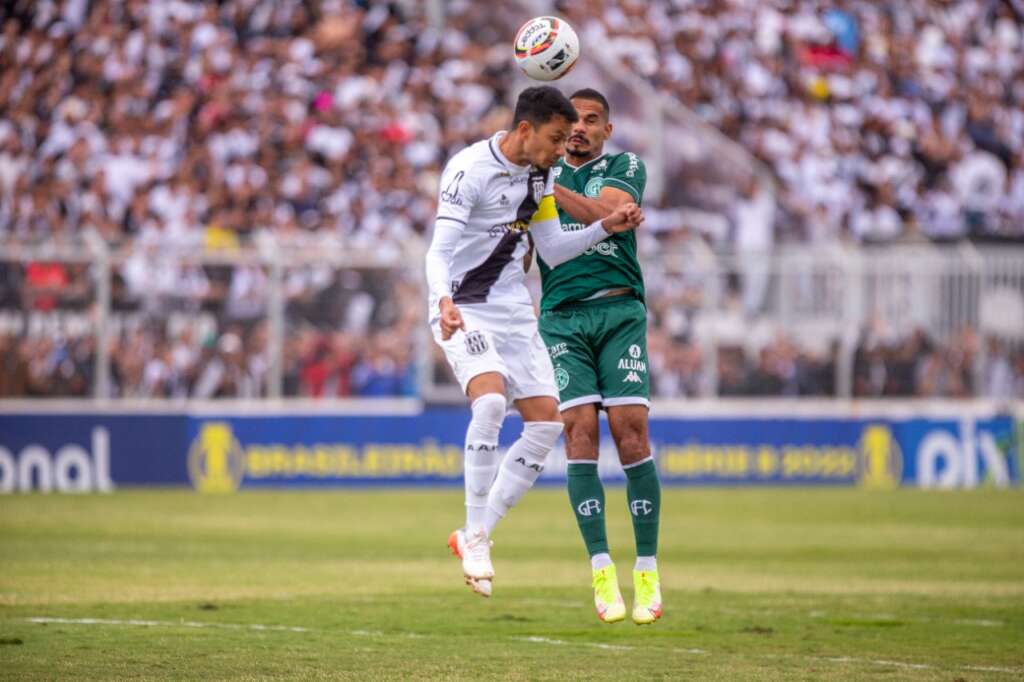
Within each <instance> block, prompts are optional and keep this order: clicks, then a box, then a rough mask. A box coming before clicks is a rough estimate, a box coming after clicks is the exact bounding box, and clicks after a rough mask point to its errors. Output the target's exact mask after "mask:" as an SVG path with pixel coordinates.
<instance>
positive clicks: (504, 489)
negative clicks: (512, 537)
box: [484, 422, 562, 535]
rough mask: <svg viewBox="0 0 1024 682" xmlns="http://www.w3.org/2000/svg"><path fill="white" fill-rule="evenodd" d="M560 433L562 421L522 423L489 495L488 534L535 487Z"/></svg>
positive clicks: (485, 519) (485, 517)
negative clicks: (521, 427) (521, 433)
mask: <svg viewBox="0 0 1024 682" xmlns="http://www.w3.org/2000/svg"><path fill="white" fill-rule="evenodd" d="M560 435H562V423H561V422H526V423H525V424H524V425H523V435H521V436H519V440H517V441H516V442H515V443H513V444H512V447H510V448H509V449H508V454H507V455H505V460H504V461H503V462H502V464H501V468H499V469H498V478H497V479H495V481H494V485H493V486H491V492H490V494H489V495H488V496H487V511H486V512H485V514H484V530H485V531H487V535H490V534H491V533H492V532H493V531H494V527H495V526H496V525H498V521H500V520H501V519H502V518H504V516H505V514H507V513H508V510H509V509H511V508H512V507H514V506H516V503H517V502H519V500H521V499H522V498H523V495H525V494H526V491H527V490H529V489H530V488H532V487H533V484H534V482H536V480H537V477H538V476H540V472H542V471H543V470H544V460H546V459H547V456H548V453H549V452H551V448H553V447H555V443H557V442H558V437H559V436H560Z"/></svg>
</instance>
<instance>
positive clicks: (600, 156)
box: [562, 152, 608, 173]
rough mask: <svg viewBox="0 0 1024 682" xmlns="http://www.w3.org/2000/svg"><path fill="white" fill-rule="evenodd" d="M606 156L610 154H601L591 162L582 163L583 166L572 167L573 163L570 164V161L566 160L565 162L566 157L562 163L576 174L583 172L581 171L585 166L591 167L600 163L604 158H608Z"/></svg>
mask: <svg viewBox="0 0 1024 682" xmlns="http://www.w3.org/2000/svg"><path fill="white" fill-rule="evenodd" d="M606 156H608V152H601V153H600V154H598V155H597V156H595V157H594V158H592V159H591V160H590V161H585V162H583V163H581V164H580V165H578V166H574V165H572V164H571V163H569V162H568V161H566V160H565V157H564V156H563V157H562V163H564V164H565V165H566V166H568V167H569V169H570V170H572V172H573V173H575V172H577V171H579V170H581V169H582V168H583V167H584V166H589V165H590V164H592V163H594V162H595V161H598V160H600V159H603V158H604V157H606Z"/></svg>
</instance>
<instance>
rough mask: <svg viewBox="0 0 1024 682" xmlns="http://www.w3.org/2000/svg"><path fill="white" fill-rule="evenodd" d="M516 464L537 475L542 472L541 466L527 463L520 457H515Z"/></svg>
mask: <svg viewBox="0 0 1024 682" xmlns="http://www.w3.org/2000/svg"><path fill="white" fill-rule="evenodd" d="M516 464H521V465H523V466H524V467H526V468H527V469H532V470H533V471H536V472H537V473H538V474H539V473H540V472H542V471H544V467H543V465H540V464H537V463H536V462H527V461H526V460H525V459H524V458H522V457H516Z"/></svg>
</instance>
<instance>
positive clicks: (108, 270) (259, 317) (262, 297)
mask: <svg viewBox="0 0 1024 682" xmlns="http://www.w3.org/2000/svg"><path fill="white" fill-rule="evenodd" d="M141 248H143V247H141V246H134V247H132V246H128V247H124V248H118V249H112V248H109V247H108V246H107V245H105V244H104V243H103V242H102V241H100V240H91V241H88V242H86V243H85V244H84V245H79V244H65V245H59V244H51V245H37V246H29V245H24V244H0V266H3V267H7V268H13V269H16V270H24V269H25V268H27V267H28V266H29V265H30V264H32V263H64V264H67V265H68V266H69V267H70V266H71V265H74V264H78V265H79V266H86V270H85V272H87V275H88V279H89V283H88V292H89V293H88V297H87V298H88V300H87V301H86V303H85V304H79V305H78V307H77V308H75V309H67V310H62V309H61V307H60V304H59V302H58V303H57V304H56V305H55V306H53V307H51V308H50V309H48V310H35V309H33V308H32V306H31V305H29V304H16V303H14V304H12V301H18V300H27V299H18V298H12V297H11V296H10V295H8V296H7V298H6V300H7V303H6V304H5V305H6V307H3V306H0V337H3V336H5V335H6V336H7V337H8V338H12V337H17V338H18V339H21V340H22V341H25V340H26V339H28V340H29V341H30V342H31V340H32V339H36V338H40V339H42V338H47V337H54V336H58V337H66V336H74V337H78V338H81V337H83V336H84V337H91V338H92V339H93V341H92V343H91V346H92V347H93V349H94V355H93V356H92V358H91V367H92V370H91V372H90V373H89V374H90V375H91V376H90V381H91V390H89V391H88V393H87V395H88V397H91V398H96V399H103V400H106V399H111V398H117V397H123V398H127V397H130V396H128V395H127V394H126V393H125V392H124V391H123V390H120V391H119V390H117V386H116V385H115V384H116V382H115V380H114V377H113V376H112V367H113V366H114V365H115V364H116V363H115V362H114V360H116V358H112V357H111V353H112V352H115V353H116V352H119V351H118V350H117V344H116V343H115V342H116V340H117V338H118V337H119V336H120V337H126V336H130V335H131V332H132V330H134V329H137V328H139V327H140V326H142V325H143V324H144V323H145V322H146V321H149V322H150V323H155V324H156V325H157V326H159V327H160V329H161V332H160V333H161V334H163V335H165V336H168V337H170V336H173V335H175V334H177V333H179V332H181V330H183V329H185V328H186V327H188V326H189V325H192V326H193V327H194V328H195V330H198V331H197V332H196V333H195V334H194V336H200V333H199V332H202V334H201V335H203V336H209V337H210V338H213V339H216V338H217V337H218V336H220V337H223V335H224V334H225V333H228V332H229V331H230V329H231V325H232V324H233V322H232V321H231V319H229V317H228V316H226V314H225V305H224V302H223V301H221V302H220V303H219V304H209V303H208V302H203V301H189V300H188V295H187V294H183V297H184V299H185V303H184V304H182V303H180V302H179V303H178V304H176V305H170V304H167V302H166V301H163V302H158V303H157V304H156V307H155V308H152V309H149V310H143V304H142V303H141V302H140V301H139V300H138V299H135V300H134V301H128V302H127V303H126V302H125V301H123V300H121V298H120V294H119V293H118V291H117V289H118V288H119V286H120V285H118V284H117V282H118V280H119V277H120V274H119V273H121V272H123V270H124V268H125V267H126V264H127V263H128V262H129V260H130V259H131V258H132V257H133V256H138V252H139V249H141ZM647 251H648V252H647V253H645V254H643V255H642V259H643V263H644V271H645V277H646V281H647V288H648V308H649V310H650V316H651V331H650V334H651V336H652V338H654V337H655V336H658V337H659V338H661V339H662V340H663V341H664V342H665V344H667V345H665V347H666V348H667V349H669V350H673V349H678V348H680V347H684V346H685V347H688V348H692V349H693V350H694V352H695V353H699V356H700V366H699V369H698V370H696V371H697V372H698V373H699V376H690V377H683V379H694V381H693V384H694V385H695V386H697V388H695V389H694V390H693V391H692V392H691V393H692V394H690V393H687V394H685V395H681V394H680V395H672V396H667V397H690V398H709V397H715V396H720V395H723V394H727V393H729V390H727V387H725V386H723V385H722V376H721V373H722V371H723V363H725V359H726V358H725V355H723V354H727V355H728V356H729V357H730V358H732V359H733V360H735V359H736V358H743V359H744V361H745V362H746V363H747V366H748V368H749V367H752V366H754V365H756V363H757V359H758V355H759V353H761V352H763V351H764V349H765V348H771V347H773V344H779V343H781V341H780V339H785V343H786V344H788V345H789V346H790V347H792V348H795V349H798V350H799V352H800V353H801V354H807V355H809V356H813V355H816V356H817V357H821V358H826V359H827V363H826V364H827V366H828V367H829V368H830V369H829V371H830V372H832V377H831V388H830V389H828V392H827V393H826V395H831V396H834V397H839V398H850V397H881V396H884V395H887V394H885V393H880V394H878V395H874V394H867V395H866V394H864V392H863V391H862V390H858V388H857V385H856V382H857V373H858V371H860V369H858V366H857V362H858V360H857V358H858V353H861V354H863V352H864V349H865V348H870V347H872V344H875V345H878V344H886V343H889V344H892V343H896V342H897V341H899V340H901V339H906V338H908V337H910V336H912V335H913V334H914V333H916V332H918V331H919V332H921V333H923V334H924V335H926V336H927V337H928V339H930V340H931V342H932V343H934V344H938V345H940V346H942V347H944V348H946V349H947V350H949V352H954V351H955V352H961V351H962V352H970V358H971V367H970V372H971V376H972V378H973V386H974V388H973V389H972V391H971V393H972V394H973V395H976V396H979V395H984V387H983V385H982V380H983V373H984V368H985V367H986V366H987V363H988V362H989V360H990V358H989V357H988V353H989V352H990V343H989V342H996V343H998V345H999V347H1000V348H1002V349H1005V351H1006V352H1007V353H1009V354H1013V353H1019V352H1021V351H1022V350H1024V246H1012V247H1001V248H979V247H975V246H973V245H970V244H964V245H961V246H953V247H941V248H940V247H935V246H931V245H923V246H888V247H884V248H854V247H848V246H838V245H837V246H834V247H830V248H809V247H785V248H779V249H776V250H775V251H774V252H772V253H741V254H721V253H717V254H715V253H712V252H710V251H707V250H706V249H705V251H704V255H703V256H702V257H695V256H694V252H693V251H691V250H687V249H686V248H685V246H680V245H678V244H677V245H676V246H674V247H672V248H659V249H651V248H648V249H647ZM422 253H423V244H422V243H420V242H414V243H410V244H407V245H405V246H404V247H403V248H402V250H400V251H393V252H391V253H386V252H384V251H379V252H368V251H352V250H347V249H344V248H342V247H340V246H338V245H335V247H328V248H325V247H324V245H322V244H320V245H306V246H299V245H294V244H293V245H288V244H282V243H275V242H273V241H266V242H263V243H261V244H260V245H259V246H255V247H248V248H237V249H231V250H219V251H209V250H202V249H194V250H190V251H173V250H164V251H160V252H159V253H158V254H157V256H158V258H159V260H161V261H164V262H166V261H168V260H170V261H173V262H175V263H177V264H178V265H180V266H181V267H183V268H185V267H197V268H218V267H220V268H226V269H227V270H228V271H231V272H232V273H234V272H235V270H236V269H238V268H243V267H247V268H256V269H257V270H258V271H259V272H258V273H257V274H259V273H262V277H264V278H265V282H264V283H263V284H262V286H261V288H260V289H259V291H258V292H257V294H256V295H254V296H253V297H252V303H253V305H254V310H255V312H252V313H251V314H250V317H249V319H248V320H247V321H246V322H245V323H244V324H243V323H238V326H239V328H245V329H248V330H252V329H254V328H258V329H259V330H260V331H259V336H260V337H261V338H263V337H264V336H265V345H262V346H260V350H259V352H260V353H261V354H262V356H264V358H265V364H266V369H265V371H264V372H263V374H262V375H261V377H262V378H261V379H260V381H259V387H258V389H256V392H255V393H253V394H251V395H248V396H244V397H250V398H270V399H279V398H282V397H284V398H289V397H292V396H295V397H310V396H311V395H315V394H314V393H310V392H308V391H305V392H303V391H298V392H296V390H295V389H294V388H291V389H287V390H286V386H285V384H286V383H287V382H286V379H287V377H288V376H290V375H289V374H288V371H289V370H288V369H287V368H286V364H287V363H288V362H289V361H290V360H289V358H290V357H291V355H292V354H293V350H294V348H293V347H294V346H295V343H296V342H295V337H296V335H297V334H298V333H299V332H298V331H297V330H298V328H299V326H302V325H305V326H307V327H309V328H315V329H316V330H317V331H318V332H319V333H322V334H326V335H328V336H330V335H331V334H334V333H347V334H348V338H349V341H348V343H349V344H350V346H349V347H350V348H351V349H352V351H353V352H356V353H371V352H373V351H374V350H375V349H374V348H373V347H372V346H373V345H374V344H375V343H382V342H383V341H387V342H388V343H391V344H393V345H394V346H395V348H397V352H398V353H399V354H407V355H408V356H410V357H412V358H414V359H415V362H414V364H415V368H414V371H415V375H416V384H417V389H416V391H415V395H416V396H418V397H420V398H422V399H424V400H426V401H431V402H448V401H461V400H462V399H463V398H462V396H461V395H460V394H459V391H458V388H457V387H456V386H455V385H454V383H453V381H452V379H451V376H450V372H449V371H448V368H447V366H446V365H445V364H444V360H443V357H442V356H441V355H440V354H439V353H437V352H436V349H435V348H434V344H433V342H432V341H431V340H430V338H429V334H428V330H427V328H426V323H425V319H424V318H425V312H426V305H425V300H426V299H425V295H424V293H423V282H422ZM317 267H322V268H326V269H327V271H326V275H325V277H326V278H327V279H328V280H330V281H331V282H338V281H343V280H345V279H346V278H347V277H349V276H350V275H351V274H352V273H361V276H362V278H361V279H360V280H359V281H358V282H356V283H355V284H354V285H352V286H354V287H355V289H352V288H351V287H350V289H348V290H342V289H337V290H336V289H332V288H331V287H330V286H325V287H324V288H322V290H321V291H320V298H319V299H316V300H313V301H311V302H308V304H307V305H306V307H305V308H304V310H313V314H315V315H319V314H320V310H321V309H322V308H325V307H332V308H333V306H331V305H329V304H330V303H331V301H332V300H334V299H333V298H332V297H335V296H336V295H341V294H337V293H336V292H337V291H341V292H342V293H343V294H344V295H345V296H347V297H348V298H349V299H351V300H350V302H349V303H346V304H345V306H341V307H340V308H339V309H338V310H336V311H334V312H333V313H332V314H329V315H327V314H325V315H324V316H323V317H322V318H321V317H317V318H316V319H315V320H314V321H313V322H310V321H309V320H308V319H305V318H303V317H302V311H300V310H299V309H298V308H297V307H296V304H295V300H296V298H295V293H294V291H292V289H293V288H294V285H293V283H292V279H294V276H295V275H296V274H297V273H302V272H304V271H307V270H311V269H313V268H317ZM370 290H373V295H372V297H370V298H367V292H368V291H370ZM0 293H2V292H0ZM8 294H10V292H8ZM413 299H415V300H413ZM12 306H13V307H12ZM397 308H401V309H402V310H404V311H405V312H404V313H403V314H404V317H402V315H399V314H398V313H395V312H394V309H397ZM382 309H383V310H388V309H391V310H392V312H391V313H389V314H387V315H384V317H385V318H386V319H385V321H384V322H382V323H379V324H378V323H377V322H373V321H372V320H374V319H376V317H379V315H378V312H379V311H380V310H382ZM410 311H411V312H410ZM307 314H308V313H307ZM398 317H400V318H402V319H403V320H404V322H403V323H402V324H398V325H396V324H395V323H394V319H396V318H398ZM413 317H414V319H413ZM354 319H355V320H356V321H355V322H353V320H354ZM367 320H371V321H370V322H367ZM389 325H391V326H389ZM389 335H391V336H399V337H400V338H391V336H389ZM972 338H973V339H974V341H973V342H972V341H970V339H972ZM371 339H377V341H371ZM197 343H198V342H197ZM972 343H973V345H971V344H972ZM957 344H961V345H964V344H967V345H970V346H971V347H970V348H960V347H959V346H958V345H957ZM30 345H31V344H30ZM652 345H654V344H652ZM153 352H157V351H153ZM292 359H293V358H292ZM655 359H656V358H655ZM657 364H658V363H657V362H656V363H655V365H656V366H657ZM666 371H669V370H666ZM671 371H676V370H671ZM122 373H123V372H122ZM652 379H654V380H655V385H656V386H657V384H658V379H659V377H658V376H656V375H655V374H653V373H652ZM1022 379H1024V377H1022ZM118 380H119V381H122V382H123V381H124V377H122V376H120V373H119V379H118ZM826 383H828V382H826ZM328 394H329V396H330V397H335V396H337V395H343V394H344V393H343V392H330V391H327V392H325V395H328ZM790 394H791V395H793V394H794V393H790ZM795 394H796V395H802V393H799V392H797V393H795ZM344 395H347V394H344ZM382 395H383V394H382ZM658 396H659V393H658V392H657V390H656V391H655V397H658ZM193 397H200V398H206V397H210V396H192V395H184V396H179V398H183V399H190V398H193ZM240 397H243V396H240ZM1018 397H1019V396H1018Z"/></svg>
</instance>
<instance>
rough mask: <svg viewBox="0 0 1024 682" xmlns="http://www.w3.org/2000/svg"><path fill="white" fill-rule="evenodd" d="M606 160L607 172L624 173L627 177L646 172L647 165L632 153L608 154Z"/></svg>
mask: <svg viewBox="0 0 1024 682" xmlns="http://www.w3.org/2000/svg"><path fill="white" fill-rule="evenodd" d="M607 159H608V168H609V170H611V171H619V172H622V173H625V175H626V176H627V177H632V176H633V175H636V174H637V173H645V172H647V165H646V164H645V163H644V160H643V159H641V158H640V157H639V155H637V154H635V153H633V152H617V153H615V154H609V155H608V156H607ZM631 174H632V175H631Z"/></svg>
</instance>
